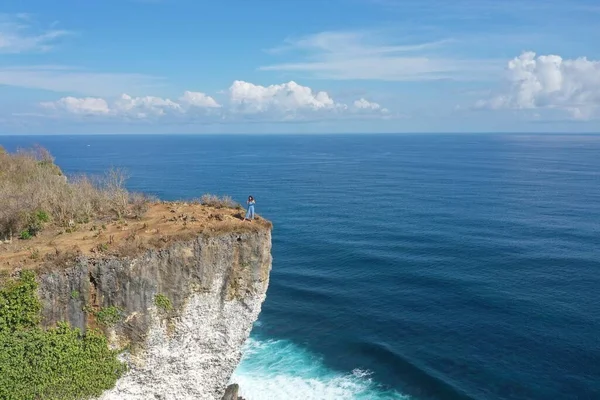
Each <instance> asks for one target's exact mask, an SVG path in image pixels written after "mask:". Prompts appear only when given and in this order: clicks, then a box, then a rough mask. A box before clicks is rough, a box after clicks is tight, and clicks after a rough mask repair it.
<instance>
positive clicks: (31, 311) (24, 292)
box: [0, 271, 42, 399]
mask: <svg viewBox="0 0 600 400" xmlns="http://www.w3.org/2000/svg"><path fill="white" fill-rule="evenodd" d="M36 289H37V282H36V281H35V274H34V273H33V272H31V271H23V272H22V273H21V276H20V278H19V279H18V280H11V281H8V282H7V283H6V284H5V286H4V287H3V288H2V289H1V290H0V333H4V332H13V331H15V330H22V329H27V328H33V327H35V326H37V324H38V323H39V322H40V311H41V309H42V305H41V304H40V301H39V300H38V298H37V296H36V293H35V291H36ZM0 352H1V351H0ZM1 398H2V397H0V399H1Z"/></svg>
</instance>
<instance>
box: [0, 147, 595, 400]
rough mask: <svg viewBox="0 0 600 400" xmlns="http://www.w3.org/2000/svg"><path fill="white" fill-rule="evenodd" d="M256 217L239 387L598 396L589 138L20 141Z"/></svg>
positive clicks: (335, 398) (326, 395) (424, 399)
mask: <svg viewBox="0 0 600 400" xmlns="http://www.w3.org/2000/svg"><path fill="white" fill-rule="evenodd" d="M33 143H39V144H41V145H43V146H46V147H47V148H49V149H50V150H51V151H52V153H53V154H54V155H55V156H56V161H57V163H58V164H59V165H60V166H61V167H62V168H63V169H64V170H65V171H66V172H67V173H68V174H79V173H89V174H101V173H102V172H103V171H105V170H106V169H107V168H109V167H111V166H116V167H123V168H126V169H127V170H128V171H129V173H130V176H131V177H130V180H129V182H128V186H129V188H130V189H131V190H134V191H144V192H149V193H152V194H155V195H157V196H159V197H161V198H163V199H180V198H184V199H190V198H195V197H199V196H201V195H202V194H203V193H208V192H210V193H217V194H229V195H231V196H233V197H234V198H235V199H236V200H238V201H240V202H243V201H244V200H245V198H246V197H247V196H248V195H250V194H251V195H253V196H254V197H255V198H256V201H257V205H256V210H257V212H258V213H260V214H262V215H263V216H265V217H267V218H269V219H271V220H272V221H273V222H274V224H275V228H274V232H273V246H274V247H273V256H274V264H273V272H272V276H271V286H270V288H269V291H268V297H267V300H266V302H265V304H264V307H263V312H262V314H261V316H260V319H259V321H258V322H257V323H256V326H255V328H254V330H253V333H252V338H251V340H250V341H249V342H248V343H247V344H246V355H245V357H244V360H243V362H242V363H241V365H240V366H239V368H238V369H237V371H236V372H235V375H234V377H233V381H235V382H238V383H240V384H241V388H242V394H243V395H244V396H245V397H246V398H247V399H248V400H270V399H273V400H275V399H276V400H293V399H298V400H300V399H302V400H306V399H308V400H312V399H324V400H325V399H332V400H339V399H373V400H377V399H419V400H428V399H439V400H458V399H481V400H484V399H485V400H500V399H505V400H508V399H511V400H512V399H514V400H516V399H534V400H562V399H565V400H566V399H577V400H584V399H595V400H597V399H600V136H582V135H347V136H345V135H314V136H300V135H298V136H294V135H291V136H290V135H279V136H278V135H275V136H248V135H237V136H184V135H161V136H152V135H137V136H133V135H132V136H117V135H108V136H39V137H33V136H20V137H16V136H13V137H6V136H5V137H0V145H3V146H5V147H7V148H9V149H11V150H14V149H15V148H17V147H19V146H21V147H23V146H28V145H31V144H33Z"/></svg>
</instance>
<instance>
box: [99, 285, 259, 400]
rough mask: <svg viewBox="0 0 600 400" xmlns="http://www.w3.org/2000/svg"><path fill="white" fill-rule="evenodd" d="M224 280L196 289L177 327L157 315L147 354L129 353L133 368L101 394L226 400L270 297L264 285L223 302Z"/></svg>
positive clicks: (117, 398)
mask: <svg viewBox="0 0 600 400" xmlns="http://www.w3.org/2000/svg"><path fill="white" fill-rule="evenodd" d="M222 286H223V281H222V280H220V279H219V280H217V281H216V282H215V284H214V285H213V287H212V288H211V291H210V292H209V293H203V294H195V295H193V296H192V297H191V298H190V300H189V302H188V304H187V305H186V307H185V309H184V310H183V313H182V314H181V317H180V318H178V319H177V321H176V322H175V328H174V332H173V333H169V328H168V324H167V323H165V322H162V323H161V322H160V321H159V320H158V318H157V319H156V321H157V323H156V324H155V325H154V326H152V328H151V330H150V334H149V335H148V339H147V343H146V347H147V351H146V352H145V354H142V355H141V357H128V358H129V360H128V361H129V363H130V365H131V370H130V371H129V373H128V374H126V375H125V376H124V377H123V378H121V379H120V380H119V381H118V382H117V386H116V387H115V388H114V389H113V390H110V391H109V392H106V393H105V394H104V395H103V396H102V397H101V399H102V400H142V399H144V400H145V399H153V398H155V399H164V400H171V399H172V400H176V399H177V400H184V399H190V400H191V399H211V400H212V399H215V400H220V399H221V397H222V396H223V393H224V391H225V386H226V384H227V381H228V380H229V377H230V376H231V374H232V373H233V371H234V369H235V368H236V366H237V365H238V363H239V361H240V358H241V355H242V352H241V348H242V345H243V344H244V342H245V340H246V339H247V338H248V336H249V335H250V330H251V329H252V324H253V323H254V321H256V319H257V318H258V314H259V313H260V308H261V304H262V302H263V300H264V298H265V292H264V291H261V292H259V293H257V295H256V296H252V297H249V298H246V299H244V301H240V300H232V301H225V302H221V301H220V291H221V288H222Z"/></svg>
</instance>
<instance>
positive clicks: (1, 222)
mask: <svg viewBox="0 0 600 400" xmlns="http://www.w3.org/2000/svg"><path fill="white" fill-rule="evenodd" d="M126 178H127V175H126V174H125V172H124V171H123V170H120V169H112V170H110V171H109V172H108V173H107V174H106V175H105V176H104V177H101V178H99V179H94V180H92V179H90V178H88V177H85V176H76V177H72V178H71V179H70V180H67V178H66V177H65V176H64V175H63V173H62V171H61V170H60V168H59V167H58V166H56V165H55V164H54V158H52V156H51V155H50V153H49V152H48V151H47V150H45V149H43V148H41V147H35V148H34V149H32V150H20V151H18V152H16V153H12V154H11V153H7V152H6V151H0V238H6V239H8V238H12V237H13V235H17V234H18V233H20V232H24V231H28V233H29V236H35V235H37V233H38V232H39V231H40V230H41V229H42V228H43V227H44V224H47V223H50V222H53V223H55V224H56V225H59V226H62V227H71V228H72V225H73V224H77V223H87V222H89V221H91V220H92V219H94V218H111V219H112V218H117V219H121V218H123V217H125V216H127V215H130V213H131V214H133V216H135V217H137V218H139V217H141V216H142V215H143V214H144V213H145V212H146V210H147V207H148V202H150V201H151V199H150V198H148V197H145V196H143V195H132V196H130V194H129V192H128V191H127V189H126V188H125V182H126Z"/></svg>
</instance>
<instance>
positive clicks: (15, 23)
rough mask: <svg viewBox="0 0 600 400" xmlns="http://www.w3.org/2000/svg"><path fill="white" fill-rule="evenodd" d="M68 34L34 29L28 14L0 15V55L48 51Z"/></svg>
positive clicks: (56, 30) (60, 30) (59, 31)
mask: <svg viewBox="0 0 600 400" xmlns="http://www.w3.org/2000/svg"><path fill="white" fill-rule="evenodd" d="M68 34H70V32H69V31H66V30H62V29H51V28H49V29H42V30H38V29H35V28H34V24H33V21H32V17H31V16H30V15H29V14H14V15H13V14H0V53H24V52H44V51H48V50H50V49H52V48H53V47H54V46H55V45H56V44H57V41H58V40H59V39H60V38H62V37H63V36H66V35H68Z"/></svg>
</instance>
